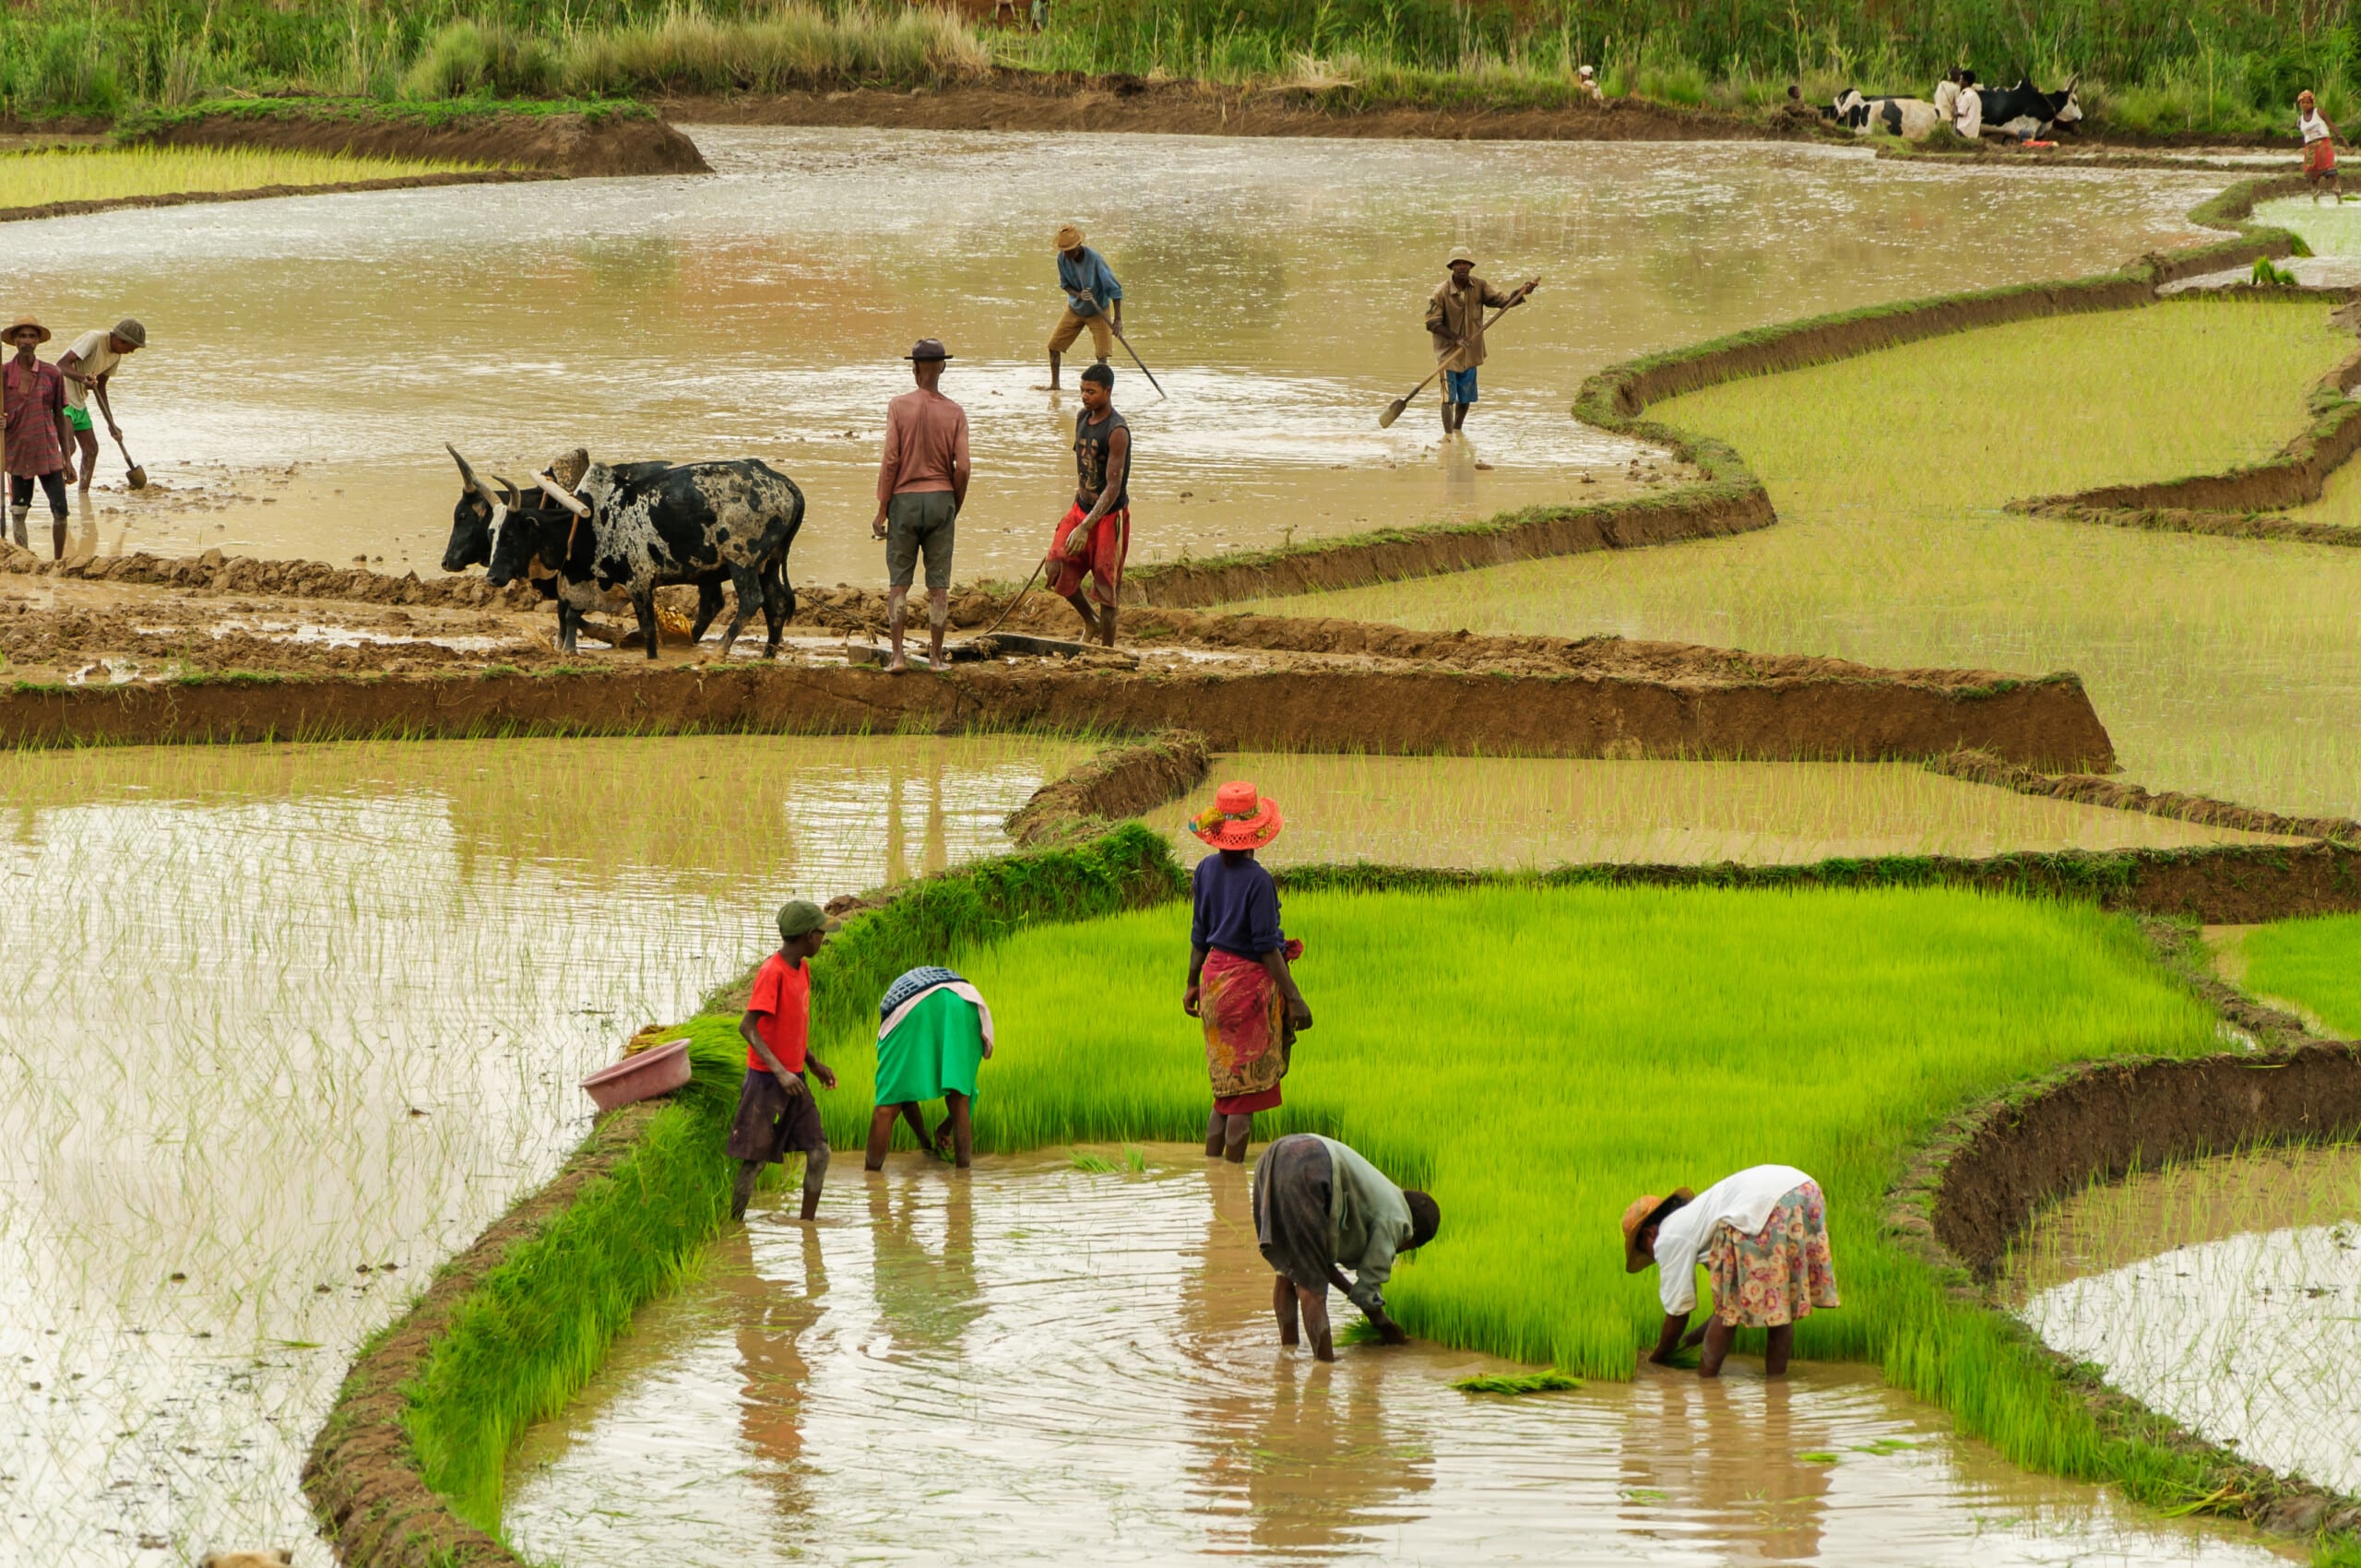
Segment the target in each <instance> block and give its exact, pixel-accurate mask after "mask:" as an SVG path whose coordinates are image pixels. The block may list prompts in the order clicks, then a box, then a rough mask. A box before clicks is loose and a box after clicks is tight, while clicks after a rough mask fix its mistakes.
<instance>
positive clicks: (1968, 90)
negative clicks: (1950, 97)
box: [1952, 87, 1984, 141]
mask: <svg viewBox="0 0 2361 1568" xmlns="http://www.w3.org/2000/svg"><path fill="white" fill-rule="evenodd" d="M1952 129H1953V130H1955V131H1957V132H1958V133H1959V134H1960V135H1961V136H1964V137H1966V138H1967V139H1968V140H1970V141H1974V140H1975V139H1976V138H1977V137H1981V136H1982V135H1983V134H1984V95H1983V94H1982V93H1980V92H1978V91H1976V90H1975V89H1974V88H1972V87H1964V88H1962V89H1959V102H1958V103H1957V104H1956V105H1955V106H1953V108H1952Z"/></svg>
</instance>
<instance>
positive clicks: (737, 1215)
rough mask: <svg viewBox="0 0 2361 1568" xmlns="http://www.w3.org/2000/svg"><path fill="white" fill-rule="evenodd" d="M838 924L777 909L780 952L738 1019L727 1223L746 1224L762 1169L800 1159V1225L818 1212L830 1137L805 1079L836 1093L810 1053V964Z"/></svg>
mask: <svg viewBox="0 0 2361 1568" xmlns="http://www.w3.org/2000/svg"><path fill="white" fill-rule="evenodd" d="M840 923H841V922H839V921H832V920H830V919H829V918H828V917H827V914H826V912H825V911H824V910H823V909H821V908H820V906H819V905H817V904H814V903H813V902H811V901H810V900H809V899H804V898H791V899H789V901H788V902H786V903H785V904H782V905H780V906H779V911H778V951H777V952H776V953H774V954H772V955H771V956H769V957H767V958H765V959H764V960H763V967H762V968H759V969H756V970H755V971H754V984H753V989H752V990H751V991H749V992H747V996H746V1011H745V1014H744V1016H742V1017H741V1018H740V1019H739V1020H738V1034H739V1038H741V1039H743V1040H744V1041H745V1042H746V1076H745V1078H744V1079H743V1080H742V1082H741V1083H740V1084H739V1086H738V1114H737V1115H736V1116H735V1117H734V1118H733V1119H732V1120H731V1122H730V1158H732V1159H734V1160H736V1161H737V1162H738V1181H737V1184H736V1186H735V1188H734V1189H733V1190H732V1191H731V1193H730V1218H732V1219H743V1218H746V1205H747V1203H748V1202H749V1201H751V1200H752V1199H753V1195H754V1182H756V1181H757V1180H758V1179H759V1178H760V1177H761V1175H762V1173H763V1167H764V1166H765V1165H777V1164H780V1163H781V1162H783V1161H784V1160H785V1159H786V1158H787V1157H788V1156H789V1154H790V1153H798V1154H801V1155H802V1156H803V1218H806V1219H810V1218H813V1217H815V1216H816V1215H817V1214H818V1213H819V1212H820V1184H821V1183H822V1182H825V1181H826V1180H827V1179H828V1134H826V1133H825V1131H824V1130H823V1129H822V1128H821V1126H820V1107H819V1105H818V1103H817V1102H816V1101H814V1100H813V1098H812V1086H811V1083H810V1082H809V1080H808V1079H807V1077H806V1074H807V1073H808V1074H809V1075H810V1076H811V1077H816V1078H818V1079H819V1080H820V1083H821V1086H822V1087H825V1088H835V1087H836V1074H835V1073H833V1072H831V1071H830V1070H829V1067H828V1064H827V1063H825V1062H823V1061H821V1060H820V1059H819V1058H818V1057H816V1056H814V1055H813V1054H812V1048H811V1041H812V957H813V955H814V954H816V953H818V952H819V951H820V948H821V946H822V944H825V942H826V941H827V940H828V933H829V932H832V931H835V930H836V928H837V926H838V925H839V924H840Z"/></svg>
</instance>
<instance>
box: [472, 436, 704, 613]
mask: <svg viewBox="0 0 2361 1568" xmlns="http://www.w3.org/2000/svg"><path fill="white" fill-rule="evenodd" d="M443 450H445V452H448V453H450V454H451V460H452V461H453V462H455V463H457V464H458V465H459V499H458V502H457V505H454V506H453V507H452V508H451V539H450V542H449V543H447V544H445V546H444V547H443V569H444V570H445V571H446V572H464V571H466V570H467V569H468V568H469V567H470V566H488V565H490V564H492V529H493V528H494V527H495V526H496V525H497V524H498V522H499V518H500V511H501V508H502V507H504V506H514V505H550V506H554V505H556V503H555V502H553V501H548V500H545V499H544V498H543V497H542V496H541V495H540V494H539V493H535V494H534V495H532V496H530V497H528V498H527V499H526V500H525V501H523V502H521V503H519V502H517V501H515V500H512V499H508V497H512V496H514V495H515V494H516V486H515V485H512V484H510V483H509V482H508V481H506V480H504V479H502V478H501V477H500V476H499V475H498V474H494V475H492V484H486V483H484V482H483V481H481V480H480V479H478V478H477V477H476V471H475V469H472V468H469V466H468V460H467V459H466V458H465V457H460V456H459V449H458V448H457V447H456V446H454V445H451V444H450V443H449V442H447V441H446V442H445V443H444V444H443ZM671 466H672V465H671V464H670V463H621V464H618V465H616V469H615V471H616V472H617V473H620V474H625V475H629V476H631V477H633V478H641V477H644V476H646V475H648V474H659V473H662V472H663V471H664V470H665V469H669V468H670V467H671ZM494 485H497V486H499V487H500V488H499V489H497V490H495V489H494V488H493V486H494ZM544 597H546V596H544Z"/></svg>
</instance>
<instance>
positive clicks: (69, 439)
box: [0, 315, 74, 561]
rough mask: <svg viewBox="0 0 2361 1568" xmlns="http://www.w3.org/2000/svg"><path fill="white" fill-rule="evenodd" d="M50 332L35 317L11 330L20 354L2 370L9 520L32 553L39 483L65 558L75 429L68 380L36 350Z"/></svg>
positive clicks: (54, 544) (55, 544)
mask: <svg viewBox="0 0 2361 1568" xmlns="http://www.w3.org/2000/svg"><path fill="white" fill-rule="evenodd" d="M49 336H50V334H49V328H48V327H43V326H42V324H41V323H40V322H38V321H35V320H34V319H33V318H32V317H31V316H30V315H21V316H18V318H17V322H16V325H15V326H13V327H9V328H8V343H9V346H10V347H12V348H14V349H15V350H17V352H16V354H15V356H14V357H13V358H11V359H10V360H9V361H8V364H7V368H6V371H5V372H0V402H5V404H6V460H7V468H8V519H9V525H10V528H11V529H12V531H13V532H14V534H15V536H16V540H17V545H18V549H23V550H30V548H32V547H31V545H30V543H29V542H28V541H27V539H26V534H25V520H26V518H27V517H30V515H31V513H32V509H33V481H35V480H39V481H41V487H42V493H44V494H46V495H47V496H48V497H49V513H50V548H51V550H52V552H53V553H54V554H55V555H56V557H57V558H58V559H59V560H61V561H62V560H64V559H65V487H66V486H67V485H69V484H71V483H72V482H74V460H73V459H72V458H71V457H67V456H66V453H67V452H69V451H71V450H72V449H73V445H74V427H73V426H72V425H71V424H69V423H67V422H66V418H65V377H64V376H63V375H60V374H58V371H57V367H56V366H55V365H53V364H43V363H42V362H41V359H40V357H39V356H38V355H36V354H35V353H34V352H33V350H36V349H38V348H40V347H41V346H42V344H43V343H46V342H48V341H49Z"/></svg>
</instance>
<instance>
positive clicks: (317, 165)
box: [0, 147, 481, 207]
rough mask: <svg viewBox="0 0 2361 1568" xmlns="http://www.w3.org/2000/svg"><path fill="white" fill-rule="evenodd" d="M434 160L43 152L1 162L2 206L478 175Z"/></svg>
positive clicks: (211, 150)
mask: <svg viewBox="0 0 2361 1568" xmlns="http://www.w3.org/2000/svg"><path fill="white" fill-rule="evenodd" d="M478 168H481V165H480V164H474V163H457V162H452V161H449V160H440V159H417V158H353V157H348V156H345V155H343V154H341V153H336V154H330V153H319V152H294V151H282V150H278V149H273V148H218V147H125V148H89V149H83V148H43V149H42V150H39V151H34V152H23V153H18V154H15V155H13V156H0V207H42V206H46V205H47V204H49V203H51V202H60V201H113V200H116V199H119V198H121V197H125V196H166V195H174V194H178V193H180V192H184V191H204V192H211V191H250V190H255V189H256V188H258V187H261V186H264V185H326V184H345V183H347V182H350V181H355V180H393V179H402V178H406V177H409V176H412V175H418V174H450V173H461V172H468V171H470V170H474V169H478Z"/></svg>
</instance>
